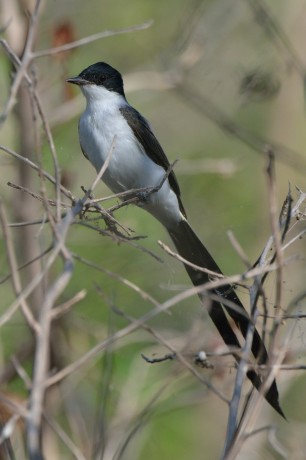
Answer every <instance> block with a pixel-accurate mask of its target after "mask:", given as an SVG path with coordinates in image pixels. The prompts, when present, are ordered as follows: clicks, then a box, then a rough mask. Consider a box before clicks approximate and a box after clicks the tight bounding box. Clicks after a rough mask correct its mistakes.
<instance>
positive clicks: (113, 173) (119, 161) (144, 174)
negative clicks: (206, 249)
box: [79, 85, 182, 227]
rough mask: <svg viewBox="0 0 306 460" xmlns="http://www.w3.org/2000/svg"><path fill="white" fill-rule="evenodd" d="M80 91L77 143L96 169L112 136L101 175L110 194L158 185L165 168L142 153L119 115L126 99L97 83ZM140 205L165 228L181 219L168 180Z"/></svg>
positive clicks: (101, 164) (102, 162) (102, 160)
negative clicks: (82, 108)
mask: <svg viewBox="0 0 306 460" xmlns="http://www.w3.org/2000/svg"><path fill="white" fill-rule="evenodd" d="M82 90H83V93H84V95H85V97H86V99H87V107H86V110H85V112H84V113H83V114H82V116H81V119H80V123H79V137H80V144H81V147H82V150H83V151H84V153H85V155H86V156H87V157H88V159H89V161H90V162H91V163H92V164H93V166H94V167H95V168H96V170H97V172H99V171H100V169H101V167H102V166H103V164H104V162H105V160H106V158H107V157H108V155H109V151H110V148H111V145H112V143H113V141H114V138H115V136H116V138H115V147H114V150H113V153H112V156H111V160H110V163H109V166H108V168H107V170H106V171H105V173H104V175H103V178H102V179H103V181H104V182H105V183H106V185H107V186H108V187H109V188H110V189H111V190H112V191H113V193H119V192H124V191H127V190H131V189H135V188H145V187H155V186H156V185H158V184H159V183H160V182H161V180H162V178H163V177H164V174H165V171H164V169H163V168H162V167H161V166H158V165H157V164H156V163H154V162H153V161H152V160H151V159H150V158H149V157H148V156H147V155H146V154H145V152H144V151H143V149H142V147H141V145H140V144H139V142H138V141H137V139H136V138H135V136H134V134H133V131H132V130H131V129H130V127H129V125H128V123H127V122H126V120H125V118H124V117H123V115H121V113H120V111H119V109H120V107H124V106H126V105H128V103H127V101H126V100H125V99H124V98H123V97H122V96H121V95H119V94H117V93H115V92H110V91H107V90H106V89H105V88H103V87H101V86H94V85H86V86H84V87H83V88H82ZM141 206H142V207H143V208H144V209H146V210H147V211H148V212H150V213H151V214H153V215H154V216H155V217H156V218H157V219H158V220H160V221H161V222H162V223H163V224H164V225H165V226H166V227H168V226H169V225H170V226H171V222H178V221H180V220H182V215H181V213H180V210H179V205H178V201H177V198H176V195H175V193H174V192H173V190H172V189H171V188H170V186H169V183H168V180H166V181H165V183H164V185H163V186H162V188H161V189H160V190H159V191H158V192H156V193H153V194H151V195H150V196H149V199H148V201H146V202H144V203H142V204H141Z"/></svg>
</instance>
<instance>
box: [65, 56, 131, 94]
mask: <svg viewBox="0 0 306 460" xmlns="http://www.w3.org/2000/svg"><path fill="white" fill-rule="evenodd" d="M66 81H67V82H69V83H74V84H75V85H80V86H83V85H97V86H104V88H106V89H108V90H109V91H114V92H116V93H119V94H122V95H123V96H124V89H123V80H122V76H121V74H120V72H118V70H116V69H114V68H113V67H112V66H110V65H109V64H106V62H96V64H92V65H90V66H89V67H87V68H86V69H84V70H82V72H81V73H80V75H78V76H77V77H72V78H68V79H67V80H66Z"/></svg>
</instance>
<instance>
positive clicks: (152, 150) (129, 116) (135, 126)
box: [120, 106, 186, 217]
mask: <svg viewBox="0 0 306 460" xmlns="http://www.w3.org/2000/svg"><path fill="white" fill-rule="evenodd" d="M120 112H121V113H122V115H123V116H124V118H125V119H126V121H127V122H128V124H129V126H130V128H131V129H132V130H133V133H134V135H135V137H136V139H137V140H138V141H139V142H140V144H141V145H142V146H143V147H144V150H145V152H146V154H147V155H148V157H149V158H150V159H151V160H152V161H154V163H156V164H158V165H159V166H161V167H162V168H164V170H165V171H167V170H168V168H169V166H170V163H169V160H168V158H167V156H166V154H165V152H164V151H163V149H162V147H161V145H160V143H159V142H158V140H157V139H156V137H155V136H154V134H153V132H152V130H151V128H150V125H149V123H148V122H147V120H146V119H145V118H144V117H143V116H142V115H141V114H140V113H139V112H137V110H135V109H133V107H131V106H125V107H121V108H120ZM168 180H169V184H170V187H171V188H172V190H173V191H174V192H175V194H176V196H177V199H178V202H179V206H180V210H181V212H182V213H183V215H184V216H185V217H186V212H185V210H184V206H183V204H182V202H181V191H180V187H179V184H178V181H177V179H176V176H175V174H174V172H173V170H171V172H170V174H169V176H168Z"/></svg>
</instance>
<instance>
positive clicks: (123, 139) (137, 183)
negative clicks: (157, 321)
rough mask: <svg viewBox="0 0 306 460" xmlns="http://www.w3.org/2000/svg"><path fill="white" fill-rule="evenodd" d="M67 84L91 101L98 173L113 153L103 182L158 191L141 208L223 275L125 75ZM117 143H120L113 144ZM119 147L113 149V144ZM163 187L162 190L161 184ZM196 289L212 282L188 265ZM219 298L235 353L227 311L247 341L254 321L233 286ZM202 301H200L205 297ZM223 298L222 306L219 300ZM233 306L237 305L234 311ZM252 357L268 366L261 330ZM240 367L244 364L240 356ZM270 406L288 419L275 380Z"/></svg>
mask: <svg viewBox="0 0 306 460" xmlns="http://www.w3.org/2000/svg"><path fill="white" fill-rule="evenodd" d="M67 82H69V83H73V84H75V85H78V86H79V87H80V88H81V90H82V93H83V94H84V96H85V98H86V102H87V105H86V110H85V112H84V113H83V114H82V116H81V118H80V122H79V139H80V144H81V149H82V151H83V153H84V155H85V157H86V158H87V159H88V160H89V161H90V162H91V163H92V165H93V166H94V167H95V168H96V170H97V172H99V171H100V170H101V168H102V166H103V164H104V162H105V161H106V159H107V158H108V155H109V152H110V148H111V146H112V145H114V150H113V152H112V155H111V157H110V161H109V164H108V167H107V169H106V170H105V172H104V174H103V177H102V180H103V181H104V182H105V183H106V185H107V186H108V187H109V188H110V189H111V190H112V191H113V192H114V193H120V192H126V191H129V190H132V189H146V188H151V187H152V188H155V191H154V192H153V193H148V194H147V195H146V196H145V197H144V199H143V200H140V202H139V206H141V207H142V208H143V209H145V210H146V211H148V212H149V213H150V214H152V215H153V216H154V217H155V218H156V219H158V220H159V221H160V222H161V223H162V224H163V226H164V227H165V228H166V229H167V230H168V232H169V234H170V236H171V238H172V240H173V242H174V244H175V246H176V248H177V251H178V253H179V254H180V255H181V256H182V257H183V258H184V259H186V260H188V261H189V262H191V263H192V264H194V265H197V266H200V267H204V268H207V269H209V270H212V271H214V272H217V273H221V270H220V269H219V267H218V265H217V264H216V262H215V261H214V259H213V258H212V256H211V255H210V253H209V252H208V251H207V249H206V248H205V246H204V245H203V244H202V243H201V241H200V240H199V238H198V237H197V235H196V234H195V233H194V231H193V230H192V228H191V227H190V225H189V223H188V221H187V217H186V212H185V210H184V207H183V204H182V201H181V196H180V195H181V194H180V189H179V185H178V182H177V179H176V177H175V174H174V172H173V171H172V170H171V171H170V173H169V166H170V165H169V161H168V159H167V157H166V155H165V153H164V151H163V149H162V147H161V146H160V144H159V142H158V140H157V139H156V137H155V135H154V134H153V132H152V129H151V127H150V125H149V123H148V121H147V120H146V119H145V118H144V117H143V116H142V115H141V114H140V113H139V112H137V110H135V109H134V108H133V107H131V106H130V105H129V103H128V102H127V100H126V97H125V93H124V88H123V80H122V76H121V74H120V73H119V72H118V71H117V70H115V69H114V68H113V67H111V66H110V65H108V64H106V63H105V62H97V63H96V64H93V65H91V66H89V67H87V68H86V69H85V70H83V71H82V72H81V73H80V74H79V75H78V76H77V77H72V78H68V80H67ZM114 139H115V141H114ZM113 142H114V144H113ZM167 171H168V173H169V174H168V176H167V178H166V179H165V180H164V182H163V185H162V186H161V187H158V185H159V184H161V183H162V180H163V178H165V177H166V172H167ZM185 268H186V270H187V272H188V275H189V277H190V279H191V281H192V283H193V284H194V285H195V286H199V285H202V284H204V283H207V282H208V281H209V275H207V274H206V273H204V272H202V271H198V270H196V269H195V268H192V267H191V266H190V265H187V264H185ZM213 292H214V294H215V295H214V298H213V300H212V301H211V305H210V308H209V315H210V317H211V319H212V321H213V322H214V324H215V326H216V328H217V329H218V331H219V333H220V334H221V336H222V338H223V340H224V342H225V343H226V345H228V346H229V347H230V348H231V349H233V348H236V349H237V348H238V349H241V344H240V342H239V340H238V338H237V336H236V334H235V332H234V329H233V328H232V327H231V325H230V323H229V320H228V318H227V316H226V314H225V311H226V312H227V314H228V315H229V317H230V318H232V319H233V320H234V322H235V324H236V326H237V327H238V329H239V330H240V331H241V333H242V335H243V337H244V338H246V335H247V331H248V327H249V317H248V315H247V312H246V310H245V308H244V306H243V305H242V303H241V302H240V300H239V299H238V297H237V295H236V293H235V291H234V288H233V286H231V285H226V286H223V287H221V288H218V289H217V290H215V291H213ZM200 297H201V295H200ZM217 298H218V300H217ZM230 304H234V305H235V308H232V306H231V305H230ZM252 353H253V355H254V357H255V358H256V360H257V362H258V363H259V364H265V363H267V362H268V354H267V351H266V348H265V345H264V343H263V341H262V340H261V337H260V335H259V333H258V332H257V330H256V329H255V331H254V336H253V343H252ZM235 358H236V359H237V361H239V358H238V357H237V355H235ZM247 375H248V377H249V379H250V380H251V382H252V384H253V385H254V387H255V388H257V389H259V388H260V386H261V384H262V381H263V379H262V377H261V375H260V374H259V373H257V372H256V371H255V370H249V371H248V372H247ZM265 398H266V400H267V401H268V402H269V403H270V404H271V406H272V407H273V408H274V409H275V410H276V411H277V412H278V413H279V414H280V415H282V416H283V417H285V416H284V413H283V411H282V409H281V407H280V405H279V400H278V390H277V385H276V382H275V380H274V381H273V382H272V384H271V386H270V388H269V389H268V390H267V392H266V394H265Z"/></svg>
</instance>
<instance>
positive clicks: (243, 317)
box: [168, 220, 286, 418]
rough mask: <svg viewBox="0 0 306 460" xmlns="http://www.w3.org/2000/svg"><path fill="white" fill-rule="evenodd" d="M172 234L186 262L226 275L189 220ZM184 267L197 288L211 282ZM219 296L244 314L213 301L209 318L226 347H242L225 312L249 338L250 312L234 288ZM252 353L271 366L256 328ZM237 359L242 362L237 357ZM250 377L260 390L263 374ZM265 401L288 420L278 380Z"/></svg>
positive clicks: (222, 290)
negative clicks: (284, 411) (279, 392)
mask: <svg viewBox="0 0 306 460" xmlns="http://www.w3.org/2000/svg"><path fill="white" fill-rule="evenodd" d="M168 232H169V234H170V236H171V238H172V240H173V242H174V244H175V246H176V248H177V251H178V253H179V254H180V255H181V256H182V257H184V259H186V260H188V261H189V262H191V263H192V264H194V265H197V266H200V267H203V268H207V269H209V270H211V271H214V272H216V273H222V272H221V270H220V268H219V267H218V265H217V264H216V262H215V260H214V259H213V258H212V256H211V255H210V253H209V252H208V251H207V249H206V248H205V246H204V245H203V244H202V242H201V241H200V240H199V238H198V237H197V235H196V234H195V233H194V231H193V230H192V228H191V227H190V225H189V224H188V222H187V221H186V220H183V221H181V222H180V223H179V224H178V225H177V226H176V227H175V228H171V229H168ZM184 265H185V268H186V271H187V273H188V275H189V277H190V279H191V281H192V283H193V284H194V286H199V285H201V284H204V283H206V282H208V281H209V275H208V274H206V273H203V272H201V271H198V270H196V269H194V268H192V267H191V266H190V265H187V264H184ZM216 294H218V296H220V297H223V298H224V299H226V300H228V301H230V302H233V303H234V304H235V305H236V306H237V307H238V308H239V309H240V310H241V311H242V313H240V312H239V311H238V310H237V309H233V308H230V307H229V306H228V305H227V302H225V303H224V304H223V303H222V301H220V302H218V301H216V300H213V301H212V305H211V307H210V309H209V315H210V317H211V319H212V321H213V323H214V324H215V326H216V328H217V329H218V331H219V333H220V335H221V336H222V338H223V340H224V342H225V343H226V345H228V346H229V347H238V348H241V345H240V342H239V340H238V338H237V336H236V334H235V333H234V331H233V329H232V327H231V325H230V323H229V321H228V319H227V316H226V314H225V311H224V309H225V310H226V312H227V313H228V315H229V316H230V317H231V318H232V319H233V321H234V322H235V324H236V326H237V327H238V328H239V330H240V331H241V333H242V335H243V337H244V338H246V335H247V331H248V327H249V319H248V314H247V312H246V309H245V308H244V306H243V304H242V303H241V301H240V300H239V298H238V297H237V295H236V293H235V291H234V289H233V286H231V285H225V286H222V287H221V288H218V290H216ZM200 297H201V296H200ZM252 353H253V355H254V357H255V358H256V360H257V362H258V363H259V364H265V363H267V361H268V353H267V350H266V348H265V345H264V343H263V341H262V339H261V337H260V335H259V333H258V331H257V330H256V329H255V331H254V335H253V342H252ZM236 359H237V361H239V359H238V358H237V357H236ZM247 376H248V378H249V379H250V381H251V382H252V384H253V385H254V387H255V388H256V389H257V390H258V389H259V388H260V386H261V384H262V378H261V377H260V375H259V374H257V373H256V372H255V371H254V370H250V371H248V372H247ZM265 398H266V400H267V401H268V403H269V404H270V405H271V406H272V407H273V408H274V409H275V410H276V411H277V412H278V413H279V414H280V415H281V416H282V417H284V418H286V417H285V415H284V413H283V411H282V409H281V407H280V405H279V395H278V390H277V385H276V381H275V380H274V381H273V382H272V385H271V386H270V388H269V390H268V391H267V392H266V394H265Z"/></svg>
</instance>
